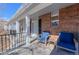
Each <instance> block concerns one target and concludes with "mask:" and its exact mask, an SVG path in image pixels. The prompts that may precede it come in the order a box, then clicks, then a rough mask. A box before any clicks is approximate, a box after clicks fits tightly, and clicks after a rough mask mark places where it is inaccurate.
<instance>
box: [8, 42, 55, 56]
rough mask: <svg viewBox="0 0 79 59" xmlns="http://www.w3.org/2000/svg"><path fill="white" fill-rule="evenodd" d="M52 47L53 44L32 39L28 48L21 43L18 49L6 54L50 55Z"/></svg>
mask: <svg viewBox="0 0 79 59" xmlns="http://www.w3.org/2000/svg"><path fill="white" fill-rule="evenodd" d="M53 49H54V44H48V45H47V46H46V45H45V44H42V43H37V41H34V42H33V43H31V45H30V46H29V47H28V48H26V47H25V45H23V46H21V47H19V48H18V49H15V50H13V51H11V52H9V53H8V55H50V53H51V51H52V50H53Z"/></svg>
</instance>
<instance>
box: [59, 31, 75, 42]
mask: <svg viewBox="0 0 79 59" xmlns="http://www.w3.org/2000/svg"><path fill="white" fill-rule="evenodd" d="M73 38H74V35H73V33H69V32H61V33H60V36H59V40H60V41H62V42H66V43H72V42H74V40H73Z"/></svg>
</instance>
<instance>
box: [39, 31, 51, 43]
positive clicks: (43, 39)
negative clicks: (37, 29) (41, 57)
mask: <svg viewBox="0 0 79 59" xmlns="http://www.w3.org/2000/svg"><path fill="white" fill-rule="evenodd" d="M49 34H50V33H49V32H42V33H41V34H40V35H39V37H38V41H39V42H40V43H44V44H47V41H48V38H49Z"/></svg>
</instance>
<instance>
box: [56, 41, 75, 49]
mask: <svg viewBox="0 0 79 59" xmlns="http://www.w3.org/2000/svg"><path fill="white" fill-rule="evenodd" d="M57 46H61V47H63V48H67V49H71V50H76V48H75V44H74V43H72V44H69V43H65V42H58V43H57Z"/></svg>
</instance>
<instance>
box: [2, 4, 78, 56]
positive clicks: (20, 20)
mask: <svg viewBox="0 0 79 59" xmlns="http://www.w3.org/2000/svg"><path fill="white" fill-rule="evenodd" d="M76 6H77V7H76ZM78 6H79V4H73V3H72V4H71V3H70V4H66V3H65V4H64V3H63V4H61V3H59V4H56V3H55V4H32V5H30V7H28V8H27V9H26V8H23V9H22V10H21V11H22V13H20V11H19V13H17V14H16V15H15V16H16V17H13V18H12V19H11V21H10V22H9V24H8V27H9V28H8V31H9V34H8V35H4V36H5V40H4V41H3V38H4V36H1V52H2V53H1V54H9V55H12V54H13V55H15V54H17V55H20V54H24V55H26V54H33V55H39V54H40V55H42V54H44V55H49V54H51V55H53V54H54V55H55V54H58V53H59V54H69V55H72V54H73V53H70V52H67V51H63V50H60V49H58V50H56V49H55V44H48V45H47V46H45V45H43V44H41V43H37V40H38V39H36V40H34V39H30V37H31V35H33V34H35V35H37V36H39V34H40V33H42V32H43V31H48V32H50V33H51V34H50V35H56V36H57V35H58V34H59V32H62V31H66V32H72V33H73V34H74V36H75V38H77V39H78V34H79V33H78V32H79V30H78V29H79V26H78V25H79V21H78V20H79V18H78V16H79V14H78V12H79V10H78V8H79V7H78ZM74 8H75V9H74ZM29 9H31V10H29ZM26 10H27V11H26ZM71 10H72V11H71ZM10 30H15V33H11V32H10ZM6 36H7V41H6ZM8 38H9V39H8ZM29 40H34V41H33V42H31V43H30V42H29ZM76 43H78V42H76ZM4 45H5V47H6V48H5V47H4ZM77 45H78V44H77ZM78 46H79V45H78ZM78 46H77V49H79V48H78ZM27 47H28V48H27ZM6 50H7V51H6ZM10 50H11V51H10ZM5 52H6V53H5ZM57 52H58V53H57Z"/></svg>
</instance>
